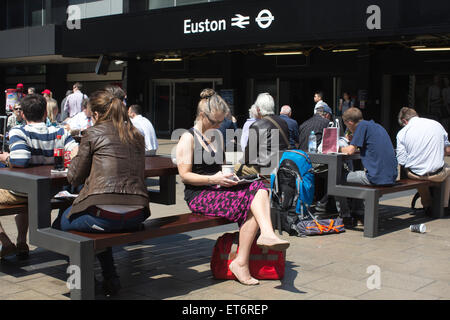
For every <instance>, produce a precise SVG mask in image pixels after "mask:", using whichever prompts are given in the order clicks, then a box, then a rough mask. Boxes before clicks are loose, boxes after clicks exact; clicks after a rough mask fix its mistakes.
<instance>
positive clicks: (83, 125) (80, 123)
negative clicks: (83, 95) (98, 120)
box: [65, 99, 92, 135]
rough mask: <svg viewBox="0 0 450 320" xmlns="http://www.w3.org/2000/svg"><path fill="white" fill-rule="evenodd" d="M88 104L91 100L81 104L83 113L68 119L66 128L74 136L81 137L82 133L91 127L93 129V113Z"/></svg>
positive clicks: (85, 100)
mask: <svg viewBox="0 0 450 320" xmlns="http://www.w3.org/2000/svg"><path fill="white" fill-rule="evenodd" d="M88 103H89V99H84V100H83V102H82V104H81V108H82V110H81V112H79V113H77V114H76V115H75V116H73V117H72V118H70V119H68V121H67V124H66V126H65V128H66V130H67V131H69V132H70V133H71V134H72V135H78V134H80V135H81V132H83V131H84V130H86V129H87V128H89V127H92V115H91V111H90V110H89V108H88Z"/></svg>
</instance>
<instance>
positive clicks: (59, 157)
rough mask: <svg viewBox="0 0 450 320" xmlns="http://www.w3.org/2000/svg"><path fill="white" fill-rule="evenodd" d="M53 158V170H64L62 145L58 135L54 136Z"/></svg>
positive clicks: (60, 137)
mask: <svg viewBox="0 0 450 320" xmlns="http://www.w3.org/2000/svg"><path fill="white" fill-rule="evenodd" d="M53 157H54V158H55V170H64V144H63V141H62V136H60V135H58V136H56V143H55V148H54V149H53Z"/></svg>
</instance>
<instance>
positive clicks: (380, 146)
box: [336, 108, 398, 222]
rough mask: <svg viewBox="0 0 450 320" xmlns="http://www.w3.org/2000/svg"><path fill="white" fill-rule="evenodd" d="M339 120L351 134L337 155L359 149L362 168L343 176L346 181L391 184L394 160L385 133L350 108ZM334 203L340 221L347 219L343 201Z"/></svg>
mask: <svg viewBox="0 0 450 320" xmlns="http://www.w3.org/2000/svg"><path fill="white" fill-rule="evenodd" d="M342 120H343V121H344V124H345V125H346V126H347V128H348V129H349V130H350V131H351V132H352V133H353V138H352V140H351V142H350V144H349V146H347V147H341V148H340V152H342V153H346V154H350V155H351V154H354V153H355V152H356V150H357V149H358V148H359V149H360V151H361V162H362V164H363V166H364V168H365V170H364V171H362V170H360V171H353V172H348V174H347V175H346V176H344V178H345V181H346V182H348V183H357V184H362V185H392V184H394V183H395V181H396V179H397V174H398V170H397V159H396V156H395V152H394V147H393V146H392V142H391V139H390V138H389V135H388V133H387V132H386V130H385V129H384V128H383V127H382V126H381V125H379V124H377V123H375V122H374V121H373V120H371V121H366V120H363V116H362V112H361V110H359V109H358V108H349V109H348V110H347V111H345V112H344V114H343V115H342ZM336 200H337V201H338V202H339V204H340V207H341V208H340V209H341V212H340V214H341V217H350V212H349V208H348V206H347V202H346V198H337V199H336ZM359 202H360V201H359ZM344 222H345V221H344Z"/></svg>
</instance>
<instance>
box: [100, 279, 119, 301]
mask: <svg viewBox="0 0 450 320" xmlns="http://www.w3.org/2000/svg"><path fill="white" fill-rule="evenodd" d="M102 288H103V293H104V294H105V296H107V297H108V296H115V295H117V294H118V293H119V291H120V289H122V286H121V285H120V281H119V277H118V276H115V277H112V278H109V279H105V280H103V283H102Z"/></svg>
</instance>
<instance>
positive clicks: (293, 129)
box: [280, 105, 298, 149]
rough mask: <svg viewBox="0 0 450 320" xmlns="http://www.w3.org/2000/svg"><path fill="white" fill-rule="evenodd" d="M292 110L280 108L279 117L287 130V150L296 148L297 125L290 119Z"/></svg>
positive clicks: (286, 107) (287, 107) (288, 107)
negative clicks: (286, 126)
mask: <svg viewBox="0 0 450 320" xmlns="http://www.w3.org/2000/svg"><path fill="white" fill-rule="evenodd" d="M291 116H292V109H291V107H290V106H288V105H285V106H282V107H281V111H280V117H281V118H282V119H283V120H284V121H286V123H287V125H288V128H289V144H290V145H289V148H291V149H295V148H297V146H298V123H297V121H295V120H294V119H292V118H291Z"/></svg>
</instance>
